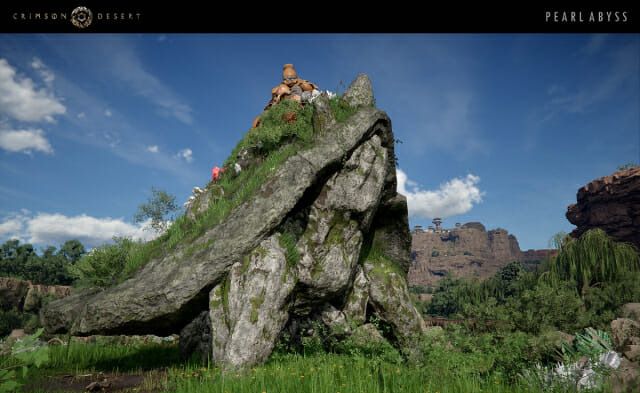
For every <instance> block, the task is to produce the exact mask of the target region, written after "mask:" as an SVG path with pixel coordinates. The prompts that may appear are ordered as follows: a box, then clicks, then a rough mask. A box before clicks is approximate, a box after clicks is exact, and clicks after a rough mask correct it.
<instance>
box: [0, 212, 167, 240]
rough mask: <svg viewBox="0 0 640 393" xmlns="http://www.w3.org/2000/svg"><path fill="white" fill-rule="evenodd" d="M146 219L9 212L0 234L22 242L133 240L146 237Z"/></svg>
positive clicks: (152, 234) (0, 223)
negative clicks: (131, 221)
mask: <svg viewBox="0 0 640 393" xmlns="http://www.w3.org/2000/svg"><path fill="white" fill-rule="evenodd" d="M148 226H149V222H144V223H140V224H139V225H134V224H130V223H128V222H125V221H124V220H123V219H121V218H110V217H106V218H96V217H91V216H88V215H86V214H81V215H79V216H73V217H67V216H65V215H63V214H59V213H55V214H49V213H38V214H36V215H35V216H34V215H32V214H30V212H28V211H27V212H26V213H25V212H22V213H17V214H12V215H9V216H7V217H5V219H4V220H3V221H2V222H0V236H2V237H5V238H11V239H19V240H21V241H23V242H26V243H31V244H43V245H57V244H63V243H64V242H65V241H67V240H72V239H78V240H79V241H80V242H81V243H82V244H84V245H85V246H87V247H97V246H100V245H102V244H105V243H111V242H112V239H113V237H114V236H119V237H131V238H132V239H133V240H143V241H147V240H150V239H151V238H152V237H153V236H154V235H156V234H154V233H153V232H152V231H148V230H145V228H147V227H148Z"/></svg>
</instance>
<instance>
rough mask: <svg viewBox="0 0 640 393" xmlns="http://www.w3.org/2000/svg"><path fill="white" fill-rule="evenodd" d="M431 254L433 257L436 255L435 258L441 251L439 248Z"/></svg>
mask: <svg viewBox="0 0 640 393" xmlns="http://www.w3.org/2000/svg"><path fill="white" fill-rule="evenodd" d="M431 256H432V257H434V258H435V257H438V256H440V251H438V250H434V251H433V252H432V253H431Z"/></svg>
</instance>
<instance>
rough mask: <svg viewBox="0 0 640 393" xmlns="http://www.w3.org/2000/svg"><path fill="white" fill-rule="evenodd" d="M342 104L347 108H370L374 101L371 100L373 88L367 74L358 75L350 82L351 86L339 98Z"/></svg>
mask: <svg viewBox="0 0 640 393" xmlns="http://www.w3.org/2000/svg"><path fill="white" fill-rule="evenodd" d="M340 100H341V101H342V103H344V104H346V105H349V106H359V105H362V106H372V105H373V104H374V103H375V101H374V99H373V88H372V87H371V80H370V79H369V76H368V75H367V74H360V75H358V76H357V77H356V79H355V80H354V81H353V82H351V85H350V86H349V88H348V89H347V91H345V92H344V94H343V95H342V97H341V98H340Z"/></svg>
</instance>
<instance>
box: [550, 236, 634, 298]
mask: <svg viewBox="0 0 640 393" xmlns="http://www.w3.org/2000/svg"><path fill="white" fill-rule="evenodd" d="M549 267H550V269H549V271H548V272H545V273H544V274H543V275H542V277H541V279H543V280H545V281H546V282H548V283H550V284H551V285H552V286H556V285H557V284H558V283H559V282H560V281H575V282H576V283H577V290H578V292H579V294H580V297H581V299H582V300H583V301H584V300H585V293H586V290H587V288H589V287H590V286H592V285H595V284H598V285H601V283H604V282H608V283H611V282H615V281H618V280H620V279H622V278H624V276H625V275H626V274H628V273H630V272H637V271H640V257H639V256H638V252H637V250H636V249H635V248H634V247H633V246H632V245H631V244H628V243H618V242H615V241H614V240H613V239H611V237H609V236H608V235H607V234H606V233H605V232H604V231H603V230H601V229H592V230H589V231H587V232H585V233H583V234H582V236H580V239H573V238H570V237H566V238H565V239H564V244H563V247H562V251H561V252H559V253H558V255H557V256H556V257H555V259H553V260H552V261H551V263H550V265H549Z"/></svg>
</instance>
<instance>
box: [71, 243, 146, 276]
mask: <svg viewBox="0 0 640 393" xmlns="http://www.w3.org/2000/svg"><path fill="white" fill-rule="evenodd" d="M113 240H114V241H115V244H109V245H103V246H101V247H98V248H94V249H93V250H91V252H88V253H87V254H85V255H83V256H82V258H80V260H79V261H78V262H76V264H75V265H73V267H72V271H73V273H74V275H75V276H76V278H77V282H76V285H77V286H80V287H84V286H98V287H108V286H110V285H112V284H114V283H115V281H116V279H117V278H118V277H119V275H120V274H121V273H122V271H123V269H124V267H125V265H126V263H127V258H128V257H129V255H130V254H131V253H132V251H133V250H134V249H135V248H136V247H138V246H139V244H137V243H135V242H133V241H132V240H131V239H129V238H117V237H114V239H113Z"/></svg>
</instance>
